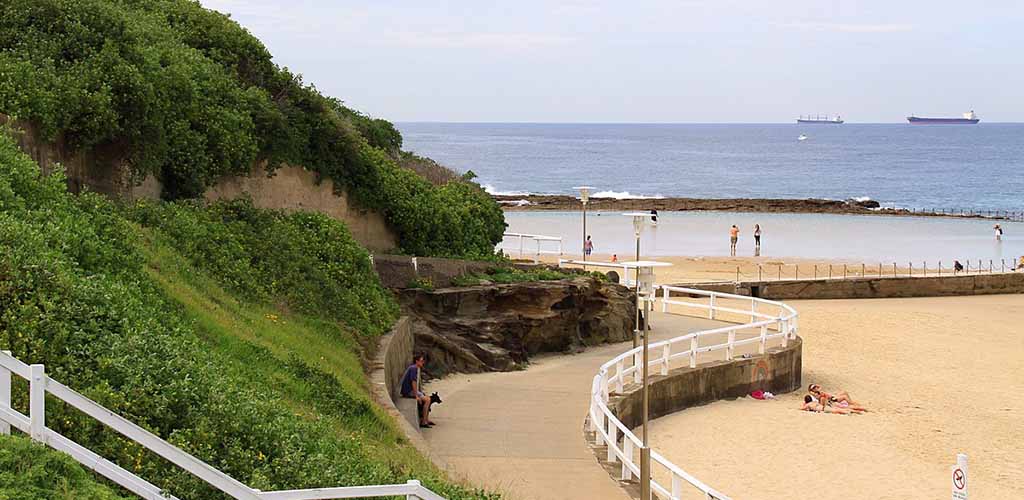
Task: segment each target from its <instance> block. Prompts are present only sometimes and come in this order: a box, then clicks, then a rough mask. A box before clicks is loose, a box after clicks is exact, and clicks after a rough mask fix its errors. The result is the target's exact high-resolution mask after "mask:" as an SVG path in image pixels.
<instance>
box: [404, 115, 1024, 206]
mask: <svg viewBox="0 0 1024 500" xmlns="http://www.w3.org/2000/svg"><path fill="white" fill-rule="evenodd" d="M398 127H399V129H400V130H401V132H402V134H403V135H404V137H405V147H406V149H410V150H412V151H415V152H416V153H419V154H421V155H425V156H429V157H431V158H433V159H435V160H437V161H439V162H441V163H443V164H445V165H448V166H449V167H452V168H455V169H456V170H459V171H466V170H470V169H471V170H473V172H475V173H476V174H477V175H478V176H479V177H478V181H479V182H480V183H481V184H485V185H487V186H489V187H490V188H491V189H492V190H494V191H497V192H532V193H572V192H573V190H572V187H573V186H579V185H581V184H587V185H591V186H595V187H597V188H598V191H609V192H614V193H615V194H618V195H619V196H623V195H624V193H626V192H628V193H630V194H631V195H646V196H654V195H660V196H687V197H699V198H703V197H716V198H720V197H723V198H732V197H752V198H832V199H846V198H853V197H870V198H872V199H875V200H878V201H879V202H881V203H882V204H883V205H885V206H899V207H908V208H956V209H963V208H966V209H975V210H1022V209H1024V124H993V123H984V122H983V123H981V124H979V125H973V126H970V125H968V126H955V125H946V126H942V125H931V126H927V125H914V126H912V125H909V124H845V125H838V126H836V125H797V124H795V123H794V124H777V125H727V124H723V125H697V124H693V125H691V124H677V125H653V124H651V125H643V124H625V125H623V124H473V123H400V124H398ZM800 134H806V135H807V136H808V137H809V138H808V139H807V140H805V141H798V140H797V137H798V136H799V135H800Z"/></svg>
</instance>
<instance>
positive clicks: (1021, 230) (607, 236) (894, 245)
mask: <svg viewBox="0 0 1024 500" xmlns="http://www.w3.org/2000/svg"><path fill="white" fill-rule="evenodd" d="M505 222H507V223H508V231H509V232H515V233H527V234H538V233H539V234H544V235H550V236H560V237H562V238H563V240H562V244H563V246H564V250H565V251H566V253H572V254H577V255H578V254H579V252H580V250H579V248H580V247H581V246H582V217H581V215H580V212H506V213H505ZM732 224H736V225H738V226H739V228H740V238H739V243H738V245H737V255H739V256H747V257H750V256H753V255H754V237H753V231H754V224H760V225H761V230H762V236H761V253H760V256H762V257H800V258H812V259H813V258H829V259H843V260H850V261H854V262H865V263H869V264H874V263H878V262H884V263H886V264H889V263H891V262H896V263H898V264H899V265H900V266H901V267H902V266H906V265H907V263H908V262H911V261H912V262H914V266H919V265H922V263H923V262H925V261H927V262H928V263H929V265H930V266H935V265H936V263H937V262H938V261H942V262H943V265H944V266H948V265H950V264H952V262H953V260H954V259H957V260H960V261H961V262H963V261H966V260H971V262H972V264H971V266H972V267H974V266H976V265H977V261H978V259H983V261H984V262H983V263H984V265H985V266H986V267H987V266H988V261H989V260H990V259H991V260H993V261H994V266H995V267H996V268H999V265H1000V260H1001V259H1006V261H1007V265H1010V264H1009V262H1010V261H1011V260H1016V259H1017V258H1018V257H1019V256H1020V255H1024V223H1020V222H1000V224H1002V226H1003V229H1004V231H1005V232H1004V234H1003V238H1002V240H1000V241H996V239H995V234H994V231H993V229H992V224H993V221H990V220H979V219H951V218H942V217H892V216H884V215H833V214H754V213H736V212H661V213H660V214H659V215H658V225H657V226H656V227H648V228H647V229H645V230H644V233H643V236H642V238H641V252H642V253H643V255H645V256H654V257H656V256H670V255H705V256H722V255H728V254H729V226H731V225H732ZM587 233H589V234H590V235H591V236H592V241H593V242H594V251H595V252H597V253H602V254H605V253H617V254H619V257H620V258H624V257H625V256H632V255H633V252H634V248H635V247H634V246H633V245H634V241H635V240H634V237H633V223H632V218H630V217H623V216H622V215H620V214H619V213H618V212H590V213H588V215H587ZM504 244H505V248H506V250H512V251H513V252H514V251H518V242H517V240H515V239H512V238H508V239H506V240H505V242H504ZM557 248H558V245H557V244H554V243H546V244H545V246H544V247H543V249H544V250H556V249H557ZM526 249H527V250H536V246H535V245H533V244H531V245H528V246H527V248H526ZM630 258H631V257H630Z"/></svg>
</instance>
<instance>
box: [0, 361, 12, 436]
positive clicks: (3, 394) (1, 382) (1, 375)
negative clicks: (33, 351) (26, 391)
mask: <svg viewBox="0 0 1024 500" xmlns="http://www.w3.org/2000/svg"><path fill="white" fill-rule="evenodd" d="M3 353H4V354H6V355H8V356H10V355H11V351H3ZM0 408H4V409H10V408H11V371H10V370H8V369H7V368H5V367H3V366H0ZM0 434H2V435H5V436H7V435H10V434H11V424H8V423H7V422H0Z"/></svg>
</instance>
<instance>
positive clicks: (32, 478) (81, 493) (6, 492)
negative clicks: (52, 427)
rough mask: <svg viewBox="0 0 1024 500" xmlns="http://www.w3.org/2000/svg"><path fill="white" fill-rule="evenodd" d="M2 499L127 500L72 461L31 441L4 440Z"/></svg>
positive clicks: (0, 470)
mask: <svg viewBox="0 0 1024 500" xmlns="http://www.w3.org/2000/svg"><path fill="white" fill-rule="evenodd" d="M0 498H2V499H4V500H37V499H40V498H52V499H54V500H57V499H60V500H73V499H75V500H125V499H126V498H127V497H123V496H121V495H118V494H116V493H114V491H113V490H111V489H110V488H108V487H107V486H106V485H104V484H101V483H99V482H98V481H97V480H96V479H95V478H94V477H93V476H92V474H90V473H89V472H87V471H86V470H85V468H84V467H82V466H81V465H80V464H79V463H78V462H76V461H75V460H74V459H72V458H71V457H69V456H67V455H65V454H63V453H60V452H58V451H54V450H50V449H47V448H46V447H45V446H43V445H41V444H39V443H33V442H32V441H30V440H29V439H27V438H22V437H15V436H0Z"/></svg>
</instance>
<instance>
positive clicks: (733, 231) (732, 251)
mask: <svg viewBox="0 0 1024 500" xmlns="http://www.w3.org/2000/svg"><path fill="white" fill-rule="evenodd" d="M739 239H740V228H738V227H736V224H733V225H732V227H731V228H729V255H730V256H732V257H735V256H736V242H737V241H739Z"/></svg>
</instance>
